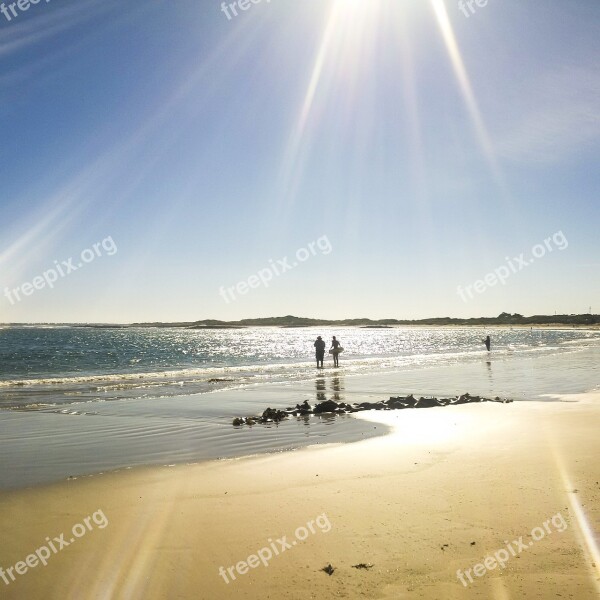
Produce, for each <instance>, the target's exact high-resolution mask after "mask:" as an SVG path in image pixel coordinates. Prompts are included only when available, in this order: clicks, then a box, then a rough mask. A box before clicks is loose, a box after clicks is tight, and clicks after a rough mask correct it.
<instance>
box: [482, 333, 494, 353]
mask: <svg viewBox="0 0 600 600" xmlns="http://www.w3.org/2000/svg"><path fill="white" fill-rule="evenodd" d="M481 341H482V342H483V343H484V344H485V347H486V350H487V351H488V352H489V351H490V348H491V347H492V340H491V339H490V336H489V335H488V336H487V337H486V338H485V340H481Z"/></svg>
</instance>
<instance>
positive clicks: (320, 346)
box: [313, 335, 340, 369]
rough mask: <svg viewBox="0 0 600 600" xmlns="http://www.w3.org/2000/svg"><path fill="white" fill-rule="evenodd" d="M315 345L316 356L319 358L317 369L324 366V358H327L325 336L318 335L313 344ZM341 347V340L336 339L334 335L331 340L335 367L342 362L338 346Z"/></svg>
mask: <svg viewBox="0 0 600 600" xmlns="http://www.w3.org/2000/svg"><path fill="white" fill-rule="evenodd" d="M313 346H314V347H315V356H316V359H317V369H319V368H321V369H322V368H323V360H325V341H324V340H323V338H322V337H321V336H320V335H318V336H317V339H316V340H315V343H314V344H313ZM339 347H340V342H339V341H338V340H337V339H336V337H335V335H334V336H333V339H332V340H331V349H332V350H333V352H332V356H333V366H334V367H339V366H340V363H339V360H340V358H339V357H340V353H339V351H338V348H339Z"/></svg>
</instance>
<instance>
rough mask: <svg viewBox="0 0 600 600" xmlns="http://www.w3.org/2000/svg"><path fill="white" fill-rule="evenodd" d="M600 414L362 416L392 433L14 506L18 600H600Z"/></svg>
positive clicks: (9, 505)
mask: <svg viewBox="0 0 600 600" xmlns="http://www.w3.org/2000/svg"><path fill="white" fill-rule="evenodd" d="M599 401H600V394H598V393H590V394H580V395H570V396H563V397H561V398H560V401H556V402H521V403H513V404H509V405H502V404H489V403H486V404H479V405H463V406H456V407H448V408H434V409H426V410H404V411H397V412H387V413H381V412H376V413H372V412H368V413H361V418H365V419H369V420H372V426H373V427H378V426H381V425H380V422H382V421H385V423H386V424H387V425H388V426H391V427H393V432H392V433H391V434H389V435H386V436H383V437H379V438H372V439H369V440H365V441H361V442H357V443H353V444H336V445H330V446H326V447H319V448H306V449H302V450H297V451H293V452H285V453H280V454H274V455H265V456H260V457H253V458H244V459H233V460H223V461H213V462H208V463H203V464H196V465H177V466H170V467H169V466H165V467H147V468H138V469H133V470H128V471H121V472H116V473H108V474H104V475H96V476H94V477H90V478H80V479H77V480H74V481H67V482H62V483H58V484H54V485H50V486H44V487H38V488H33V489H28V490H19V491H9V492H4V493H3V494H2V496H1V497H0V522H1V524H2V531H3V532H4V539H5V540H10V543H9V544H8V543H4V544H2V547H1V549H0V565H2V568H3V570H4V572H5V573H6V572H7V569H8V568H9V567H10V566H13V567H14V566H15V565H17V566H18V567H19V568H18V569H17V570H15V569H13V571H12V574H13V575H14V577H15V581H12V579H11V578H10V576H9V575H8V574H7V575H5V576H6V577H7V580H8V581H9V585H7V584H6V583H3V582H2V581H0V584H1V585H2V593H3V597H6V598H18V599H21V598H28V599H29V598H31V599H37V598H94V599H96V598H97V599H100V598H106V599H108V598H157V599H158V598H161V599H162V598H164V599H167V598H169V599H171V598H182V599H185V598H206V599H209V598H210V599H212V598H249V599H254V598H256V599H258V598H274V599H275V598H289V599H305V598H359V597H366V598H425V599H431V600H434V599H439V598H444V599H454V598H482V599H483V598H485V599H489V598H493V599H498V600H505V599H509V598H555V597H556V598H560V597H562V598H577V599H580V598H581V599H587V598H595V597H600V562H599V556H598V537H597V533H596V534H594V531H597V529H598V523H599V522H600V484H599V483H598V482H599V481H600V466H599V464H598V460H597V457H598V451H599V450H600V439H599V438H598V435H597V428H598V422H599V417H600V403H599ZM86 517H87V523H85V518H86ZM84 523H85V524H84ZM77 524H79V526H77ZM74 526H75V527H74ZM73 532H75V535H73ZM540 532H541V533H540ZM61 534H64V536H63V538H62V540H64V542H66V543H68V547H67V546H66V545H64V547H62V548H60V545H61V543H62V542H59V540H60V539H61ZM75 536H79V537H78V538H76V537H75ZM284 536H285V539H282V538H283V537H284ZM594 536H596V537H595V538H594ZM521 537H522V541H521V543H520V544H517V541H518V540H519V539H520V538H521ZM46 538H48V539H46ZM54 538H57V539H56V540H55V541H54V542H53V544H54V547H55V549H56V552H54V551H53V550H50V549H48V554H49V557H48V558H46V559H45V562H46V563H47V564H46V566H43V565H42V564H40V563H39V561H37V564H36V566H33V567H32V566H29V567H27V566H26V563H22V564H20V565H18V564H17V563H18V562H19V561H25V560H27V559H28V560H29V562H30V563H31V564H33V563H35V562H36V560H35V556H36V555H35V552H36V550H38V552H39V551H40V547H41V546H43V545H44V544H46V547H47V548H48V547H49V546H50V542H52V540H53V539H54ZM536 538H537V539H536ZM71 539H73V540H74V541H70V540H71ZM278 540H279V541H278ZM501 550H502V551H503V552H500V551H501ZM276 552H277V554H276ZM32 554H33V558H32V557H31V556H30V555H32ZM269 554H271V556H269ZM37 556H38V557H39V556H40V554H38V555H37ZM41 556H43V557H46V553H45V552H44V551H43V550H42V551H41ZM490 556H491V557H493V556H496V557H497V558H499V559H500V560H502V562H504V568H500V567H499V565H498V564H497V561H495V559H490V560H488V561H487V562H486V564H487V567H486V566H485V565H483V564H481V565H480V566H479V567H478V566H477V565H478V563H484V561H485V560H486V558H487V557H490ZM494 561H495V562H496V565H495V566H494V567H493V568H492V563H493V562H494ZM361 563H364V564H365V565H367V566H369V565H372V567H369V568H354V567H353V565H360V564H361ZM329 564H331V565H332V567H333V568H334V571H333V573H332V574H331V575H328V574H327V573H325V572H323V571H321V569H322V568H323V567H325V566H326V565H329ZM267 565H268V566H267ZM221 567H223V569H221V574H220V572H219V569H220V568H221ZM15 568H16V567H15ZM24 569H27V570H26V571H24ZM228 569H229V571H228ZM19 570H20V571H22V572H23V574H18V571H19ZM458 570H460V572H461V573H462V574H463V580H464V582H465V584H466V585H463V584H462V583H461V580H460V579H459V577H457V571H458ZM468 570H469V575H464V574H465V573H466V572H467V571H468ZM478 573H479V574H480V575H477V574H478ZM469 576H470V578H471V579H473V583H470V581H469ZM234 577H235V580H234ZM226 580H227V581H226Z"/></svg>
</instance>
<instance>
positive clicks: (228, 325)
mask: <svg viewBox="0 0 600 600" xmlns="http://www.w3.org/2000/svg"><path fill="white" fill-rule="evenodd" d="M6 325H25V324H24V323H7V324H6ZM36 325H50V323H36ZM52 325H71V326H74V327H98V328H115V327H117V328H129V327H181V328H186V329H244V328H246V327H284V328H287V327H329V326H333V327H363V328H370V329H387V328H391V327H397V326H411V325H414V326H431V327H440V326H444V325H449V326H455V327H456V326H480V327H481V326H494V325H495V326H503V325H505V326H506V325H508V326H517V327H529V326H534V325H537V326H546V327H547V326H559V325H562V326H578V327H593V326H598V325H600V315H593V314H579V315H533V316H530V317H524V316H523V315H519V314H517V313H514V314H512V315H511V314H510V313H506V312H503V313H501V314H500V315H498V316H497V317H472V318H468V319H458V318H452V317H435V318H430V319H414V320H410V319H368V318H360V319H337V320H334V319H312V318H309V317H295V316H292V315H287V316H285V317H263V318H257V319H240V320H239V321H221V320H218V319H204V320H201V321H181V322H170V323H167V322H165V323H163V322H153V323H131V324H128V325H117V324H112V325H111V324H108V323H52Z"/></svg>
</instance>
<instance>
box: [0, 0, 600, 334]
mask: <svg viewBox="0 0 600 600" xmlns="http://www.w3.org/2000/svg"><path fill="white" fill-rule="evenodd" d="M238 1H239V0H236V3H228V4H226V5H222V4H221V3H220V2H218V1H217V0H178V1H177V2H173V1H172V0H169V1H166V0H144V1H143V2H142V1H141V0H136V1H129V0H118V1H117V0H77V1H75V0H49V1H44V0H42V1H41V2H39V3H37V4H31V5H29V7H28V8H27V9H26V10H20V9H19V7H18V6H16V5H13V8H12V12H11V8H10V4H11V3H10V2H9V3H8V4H7V3H5V4H4V5H0V11H2V6H4V11H2V12H0V322H13V323H14V322H95V323H99V322H113V323H130V322H142V321H171V322H172V321H194V320H199V319H205V318H214V319H224V320H235V319H240V318H245V317H266V316H280V315H289V314H293V315H297V316H306V317H319V318H331V319H342V318H351V317H371V318H398V319H419V318H426V317H444V316H451V317H477V316H496V315H498V314H500V313H501V312H510V313H515V312H517V313H520V314H524V315H532V314H554V313H555V312H557V313H558V314H563V313H583V312H588V311H589V310H590V307H591V310H592V312H594V313H598V312H600V278H599V277H598V272H599V267H600V256H599V254H600V252H599V250H600V248H599V247H600V241H599V240H600V236H599V235H598V224H599V222H600V219H599V217H600V210H599V208H598V206H599V199H598V189H599V185H598V184H599V171H598V150H599V146H600V144H599V141H600V102H599V97H600V65H599V63H598V60H597V57H598V56H599V55H600V52H599V51H600V39H599V38H598V35H597V23H598V22H599V21H600V3H598V2H597V0H573V1H570V2H565V1H564V0H563V1H561V2H559V1H556V0H546V1H545V2H544V3H540V2H537V1H536V2H534V1H533V0H501V1H500V0H489V1H488V2H487V3H486V2H485V1H484V0H480V4H482V6H478V5H477V4H476V3H475V2H470V3H464V4H462V3H459V2H458V1H455V0H445V1H444V0H270V1H269V0H257V1H255V3H252V2H247V1H246V0H241V2H240V3H241V7H240V5H239V4H238ZM469 5H470V8H469ZM223 6H224V7H223ZM243 7H245V10H244V9H243Z"/></svg>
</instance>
